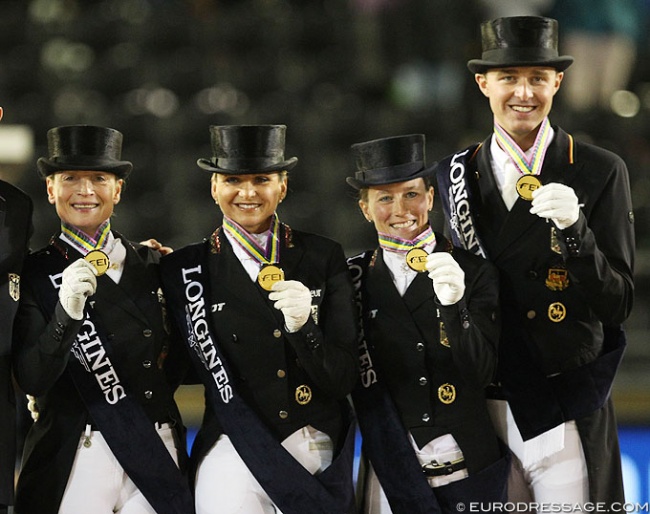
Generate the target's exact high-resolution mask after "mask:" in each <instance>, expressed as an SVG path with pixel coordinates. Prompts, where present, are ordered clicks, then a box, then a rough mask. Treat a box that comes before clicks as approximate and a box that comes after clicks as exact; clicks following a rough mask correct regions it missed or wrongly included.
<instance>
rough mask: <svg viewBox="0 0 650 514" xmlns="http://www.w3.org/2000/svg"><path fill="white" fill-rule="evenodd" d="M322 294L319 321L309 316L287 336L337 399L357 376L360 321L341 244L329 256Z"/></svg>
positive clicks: (304, 363) (302, 360) (307, 367)
mask: <svg viewBox="0 0 650 514" xmlns="http://www.w3.org/2000/svg"><path fill="white" fill-rule="evenodd" d="M322 294H323V295H324V297H323V299H322V302H321V304H320V308H319V311H318V323H316V322H315V321H314V319H313V318H312V317H311V316H310V318H309V320H308V321H307V323H306V324H305V325H304V326H303V327H302V328H301V329H300V330H298V331H297V332H295V333H288V334H286V337H287V339H288V341H289V342H290V344H291V345H292V346H293V348H294V349H295V351H296V354H297V355H298V359H299V360H300V363H301V365H302V366H303V367H304V368H305V370H306V371H307V373H308V374H309V376H310V377H311V378H312V379H313V380H314V381H315V382H316V383H317V384H318V385H319V387H321V388H322V389H323V390H324V391H326V392H327V393H328V394H331V395H332V396H333V397H335V398H344V397H345V396H346V395H347V394H348V393H349V392H350V391H351V390H352V387H353V386H354V384H355V382H356V380H357V376H358V371H357V357H356V340H357V322H356V319H355V304H354V300H353V286H352V281H351V278H350V274H349V272H348V268H347V265H346V261H345V258H344V256H343V251H342V250H341V248H340V247H339V246H337V247H336V250H335V251H333V252H332V253H331V254H330V256H329V258H328V261H327V279H326V283H325V286H324V287H323V288H322Z"/></svg>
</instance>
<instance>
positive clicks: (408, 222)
mask: <svg viewBox="0 0 650 514" xmlns="http://www.w3.org/2000/svg"><path fill="white" fill-rule="evenodd" d="M367 193H368V195H367V199H361V200H359V206H360V207H361V211H362V212H363V215H364V216H365V217H366V219H367V220H369V221H372V222H373V223H374V224H375V229H377V232H381V233H384V234H388V235H390V236H393V237H400V238H402V239H407V240H409V241H410V240H412V239H415V238H416V237H417V236H419V235H420V234H421V233H422V232H424V230H425V229H426V228H427V227H428V226H429V211H430V210H431V209H432V208H433V187H431V186H429V187H428V188H427V186H426V185H425V183H424V179H422V178H416V179H413V180H409V181H407V182H397V183H395V184H385V185H381V186H372V187H370V188H368V191H367Z"/></svg>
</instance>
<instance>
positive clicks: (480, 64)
mask: <svg viewBox="0 0 650 514" xmlns="http://www.w3.org/2000/svg"><path fill="white" fill-rule="evenodd" d="M572 64H573V57H571V56H570V55H561V56H559V57H556V58H554V59H548V60H532V59H531V60H522V59H521V58H519V59H517V58H516V57H515V56H513V57H512V58H510V59H508V58H504V59H503V60H501V61H499V62H497V61H485V60H483V59H472V60H470V61H468V62H467V67H468V68H469V70H470V71H471V72H472V73H485V72H486V71H488V70H490V69H492V68H517V67H520V66H540V67H548V68H555V69H556V70H557V71H564V70H566V69H567V68H568V67H569V66H571V65H572Z"/></svg>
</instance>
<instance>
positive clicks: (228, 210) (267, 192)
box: [212, 173, 287, 234]
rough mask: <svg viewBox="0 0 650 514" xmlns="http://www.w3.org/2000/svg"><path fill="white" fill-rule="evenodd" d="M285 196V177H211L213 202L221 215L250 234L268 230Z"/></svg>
mask: <svg viewBox="0 0 650 514" xmlns="http://www.w3.org/2000/svg"><path fill="white" fill-rule="evenodd" d="M286 194H287V175H286V173H257V174H246V175H225V174H222V173H215V174H214V175H213V176H212V198H214V201H215V202H216V203H217V205H219V207H220V208H221V212H223V214H224V216H227V217H228V218H230V219H231V220H233V221H234V222H235V223H237V224H239V225H241V226H242V227H244V228H245V229H246V230H247V231H248V232H250V233H251V234H259V233H261V232H264V231H265V230H268V229H269V227H270V226H271V217H272V216H273V213H274V212H275V210H276V209H277V207H278V204H279V203H280V202H281V201H282V200H283V199H284V197H285V196H286Z"/></svg>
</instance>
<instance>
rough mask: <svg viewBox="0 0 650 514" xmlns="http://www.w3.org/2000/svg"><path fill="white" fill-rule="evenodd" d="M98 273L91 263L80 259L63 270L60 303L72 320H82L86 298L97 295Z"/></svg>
mask: <svg viewBox="0 0 650 514" xmlns="http://www.w3.org/2000/svg"><path fill="white" fill-rule="evenodd" d="M96 275H97V271H96V270H95V267H94V266H93V265H92V264H90V263H89V262H87V261H85V260H83V259H78V260H76V261H74V262H73V263H72V264H70V266H68V267H67V268H66V269H64V270H63V277H62V279H61V289H59V301H60V302H61V305H62V306H63V308H64V309H65V312H67V313H68V316H70V317H71V318H72V319H82V318H83V315H84V306H85V305H86V298H88V297H89V296H92V295H93V294H95V290H96V289H97V278H96Z"/></svg>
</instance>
